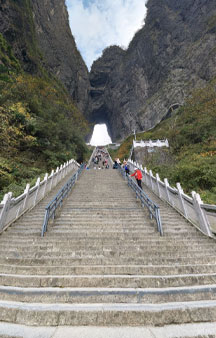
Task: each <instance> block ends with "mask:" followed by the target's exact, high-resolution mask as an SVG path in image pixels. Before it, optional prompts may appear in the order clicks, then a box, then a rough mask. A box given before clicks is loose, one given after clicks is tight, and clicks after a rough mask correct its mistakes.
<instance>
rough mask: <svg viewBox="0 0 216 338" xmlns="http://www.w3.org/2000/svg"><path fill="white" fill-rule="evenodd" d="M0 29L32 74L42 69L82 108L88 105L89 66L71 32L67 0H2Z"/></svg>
mask: <svg viewBox="0 0 216 338" xmlns="http://www.w3.org/2000/svg"><path fill="white" fill-rule="evenodd" d="M0 32H1V33H2V34H3V36H4V37H5V38H6V40H7V41H8V43H9V44H10V45H11V46H12V47H13V51H14V54H15V56H16V57H17V58H18V60H20V61H21V63H22V65H23V68H24V70H25V71H27V72H29V73H30V74H33V73H40V72H41V71H42V68H44V69H46V71H48V73H50V74H51V75H54V76H55V77H57V78H58V79H59V80H60V81H61V82H62V83H63V84H64V86H65V87H66V88H67V89H68V91H69V93H70V95H71V97H72V98H73V100H74V101H75V102H76V103H77V105H78V107H79V108H80V109H81V111H84V110H85V109H86V107H87V104H88V89H89V75H88V69H87V67H86V65H85V63H84V61H83V59H82V57H81V55H80V53H79V51H78V50H77V47H76V44H75V41H74V38H73V36H72V34H71V30H70V27H69V20H68V12H67V9H66V5H65V0H44V1H40V0H33V1H32V0H17V1H11V0H1V2H0Z"/></svg>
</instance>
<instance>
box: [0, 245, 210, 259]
mask: <svg viewBox="0 0 216 338" xmlns="http://www.w3.org/2000/svg"><path fill="white" fill-rule="evenodd" d="M174 249H175V251H174ZM182 249H183V248H182V247H180V248H174V247H171V248H167V250H166V249H165V248H162V249H160V251H158V248H157V247H154V248H152V250H150V248H145V247H144V248H142V247H140V246H136V247H134V246H128V245H126V244H125V245H123V244H122V245H121V246H118V247H116V245H115V244H113V245H112V246H101V245H97V246H96V245H95V246H92V245H91V244H90V245H82V246H80V245H77V246H68V247H67V246H65V245H62V246H58V247H56V246H52V247H49V246H44V247H39V246H38V247H31V246H27V247H25V246H23V247H9V246H5V248H0V254H1V255H2V257H3V256H7V255H8V254H10V253H15V252H17V253H18V254H21V253H22V254H27V253H28V254H29V255H30V254H31V255H32V254H43V255H45V256H46V254H49V255H50V254H53V255H54V256H55V255H56V254H59V256H61V257H62V255H65V254H66V255H68V256H70V255H71V253H73V254H74V253H76V254H77V255H84V256H85V255H86V254H90V253H91V254H94V255H96V256H97V255H98V254H101V253H104V254H106V253H110V254H123V253H124V254H125V253H127V254H128V255H133V256H134V253H139V254H140V255H141V254H142V255H144V256H148V255H152V256H151V257H154V256H163V257H170V256H172V255H173V256H177V257H180V256H181V254H182ZM173 251H174V252H173ZM206 254H207V255H214V254H215V249H211V248H208V249H206ZM184 255H191V256H200V250H199V248H191V247H187V248H184ZM25 257H26V256H25Z"/></svg>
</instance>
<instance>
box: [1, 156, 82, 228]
mask: <svg viewBox="0 0 216 338" xmlns="http://www.w3.org/2000/svg"><path fill="white" fill-rule="evenodd" d="M79 166H80V165H79V163H77V162H76V161H75V160H70V161H68V162H67V163H64V165H61V166H60V168H59V167H58V168H57V169H56V171H54V170H52V172H51V174H50V175H49V174H48V173H47V174H46V175H45V177H44V179H43V180H42V181H41V180H40V177H39V178H38V179H37V182H36V184H35V185H34V186H33V187H32V188H31V187H30V184H27V185H26V188H25V190H24V192H23V194H22V195H20V196H18V197H16V198H13V197H12V192H9V193H7V194H5V196H4V198H3V201H2V202H1V203H0V233H1V232H2V231H4V230H5V229H6V228H7V227H8V226H9V225H10V224H11V223H13V222H14V221H15V220H16V219H18V218H19V217H20V216H21V215H23V214H24V213H25V212H26V211H28V210H30V209H32V208H33V207H34V206H35V205H36V204H37V203H38V202H40V201H41V200H42V199H43V198H44V197H45V196H46V195H47V193H49V192H50V191H51V190H52V189H53V188H54V187H55V186H56V185H57V184H58V183H59V182H60V181H61V180H62V179H63V178H64V177H65V176H66V175H68V174H69V173H70V172H72V171H73V170H74V169H76V168H77V169H78V168H79Z"/></svg>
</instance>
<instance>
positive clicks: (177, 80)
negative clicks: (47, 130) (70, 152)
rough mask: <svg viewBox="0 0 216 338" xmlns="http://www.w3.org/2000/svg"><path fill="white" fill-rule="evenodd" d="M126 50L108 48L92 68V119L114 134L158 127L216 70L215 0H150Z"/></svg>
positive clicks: (113, 135)
mask: <svg viewBox="0 0 216 338" xmlns="http://www.w3.org/2000/svg"><path fill="white" fill-rule="evenodd" d="M147 8H148V11H147V17H146V20H145V25H144V26H143V28H142V29H140V30H139V31H138V32H137V33H136V35H135V36H134V38H133V40H132V41H131V43H130V45H129V47H128V49H127V50H126V51H124V50H122V49H121V48H119V47H117V46H112V47H110V48H108V49H106V50H105V51H104V53H103V55H102V57H101V58H100V59H98V60H97V61H95V62H94V64H93V66H92V69H91V73H90V83H91V90H90V104H89V112H88V115H89V119H90V120H91V121H93V122H106V123H107V125H108V130H109V132H110V135H111V137H112V139H113V140H117V139H121V138H123V137H125V136H127V135H128V134H131V133H132V131H133V130H134V129H136V130H137V131H141V130H147V129H150V128H152V127H154V126H155V125H156V124H157V123H159V122H160V121H161V119H162V118H164V117H165V116H166V115H167V113H168V111H169V110H170V109H169V108H170V107H171V106H172V105H174V107H178V105H181V104H183V103H184V101H185V98H186V97H188V96H189V95H190V93H191V91H192V90H193V89H194V88H196V87H203V86H204V85H205V84H206V83H207V82H208V81H209V80H210V79H212V78H213V77H215V76H216V48H215V46H216V2H215V0H181V1H174V0H162V1H161V0H149V1H148V3H147Z"/></svg>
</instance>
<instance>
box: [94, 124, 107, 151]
mask: <svg viewBox="0 0 216 338" xmlns="http://www.w3.org/2000/svg"><path fill="white" fill-rule="evenodd" d="M110 143H112V140H111V138H110V136H109V134H108V131H107V126H106V124H96V125H95V126H94V131H93V134H92V138H91V141H90V144H91V145H92V146H105V145H107V144H110Z"/></svg>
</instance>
